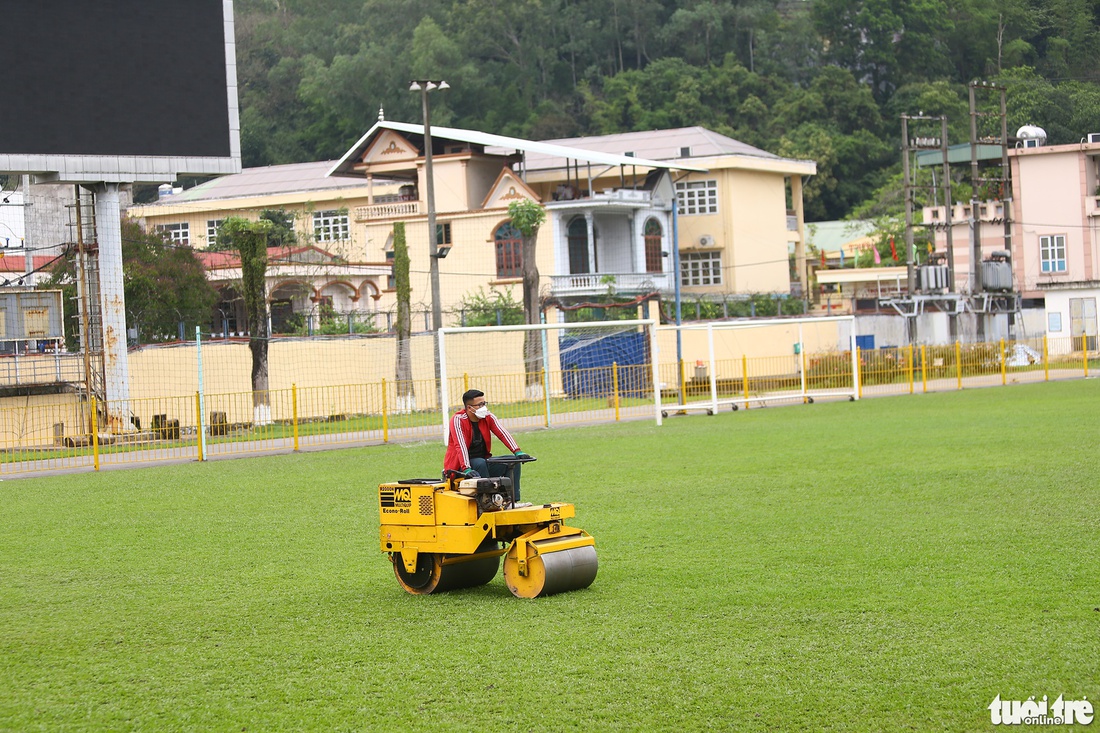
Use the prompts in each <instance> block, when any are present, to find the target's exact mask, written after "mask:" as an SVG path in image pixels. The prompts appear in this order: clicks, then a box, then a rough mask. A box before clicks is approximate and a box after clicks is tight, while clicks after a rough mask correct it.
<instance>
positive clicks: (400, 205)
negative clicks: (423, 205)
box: [355, 201, 420, 221]
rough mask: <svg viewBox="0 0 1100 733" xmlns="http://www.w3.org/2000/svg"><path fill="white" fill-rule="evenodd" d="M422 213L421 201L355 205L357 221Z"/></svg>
mask: <svg viewBox="0 0 1100 733" xmlns="http://www.w3.org/2000/svg"><path fill="white" fill-rule="evenodd" d="M419 213H420V202H419V201H395V202H392V203H388V204H374V205H373V206H357V207H355V220H356V221H371V220H372V219H389V218H392V217H398V216H416V215H417V214H419Z"/></svg>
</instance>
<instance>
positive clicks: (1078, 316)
mask: <svg viewBox="0 0 1100 733" xmlns="http://www.w3.org/2000/svg"><path fill="white" fill-rule="evenodd" d="M1096 325H1097V324H1096V298H1070V299H1069V333H1070V335H1071V336H1072V337H1073V348H1074V349H1078V348H1080V344H1081V337H1082V336H1084V337H1085V344H1086V347H1087V348H1088V350H1089V351H1096V336H1097V328H1096Z"/></svg>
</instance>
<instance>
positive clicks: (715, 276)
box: [680, 250, 722, 286]
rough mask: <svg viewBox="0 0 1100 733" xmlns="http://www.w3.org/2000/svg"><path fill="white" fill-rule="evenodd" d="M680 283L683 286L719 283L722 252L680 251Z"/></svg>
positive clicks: (720, 279) (720, 282) (720, 281)
mask: <svg viewBox="0 0 1100 733" xmlns="http://www.w3.org/2000/svg"><path fill="white" fill-rule="evenodd" d="M680 284H681V285H685V286H687V285H721V284H722V253H721V252H719V251H717V250H715V251H711V252H681V253H680Z"/></svg>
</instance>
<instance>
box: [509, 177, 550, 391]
mask: <svg viewBox="0 0 1100 733" xmlns="http://www.w3.org/2000/svg"><path fill="white" fill-rule="evenodd" d="M508 216H510V217H511V219H512V226H513V227H515V228H516V230H518V231H519V233H520V238H521V239H522V241H523V314H524V317H525V319H526V321H527V323H529V324H537V323H541V322H542V308H541V307H540V303H539V268H538V263H537V261H536V260H535V245H536V244H537V240H538V233H539V227H540V226H542V223H543V222H544V221H546V209H544V208H543V207H542V205H541V204H539V203H538V202H535V201H532V200H531V199H523V200H522V201H513V202H512V203H510V204H508ZM542 360H543V354H542V334H541V333H540V332H538V331H533V330H532V331H527V332H526V333H525V334H524V338H523V363H524V371H525V372H526V374H527V383H526V386H527V389H526V395H527V399H532V400H533V399H539V398H541V397H542V380H541V379H539V370H540V369H541V368H542Z"/></svg>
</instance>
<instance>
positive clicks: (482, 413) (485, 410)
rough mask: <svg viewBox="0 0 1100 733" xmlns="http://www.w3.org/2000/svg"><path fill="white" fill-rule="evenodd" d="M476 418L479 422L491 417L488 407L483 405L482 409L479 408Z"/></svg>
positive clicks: (476, 411) (475, 414)
mask: <svg viewBox="0 0 1100 733" xmlns="http://www.w3.org/2000/svg"><path fill="white" fill-rule="evenodd" d="M474 417H476V418H477V419H478V420H483V419H484V418H487V417H489V407H488V406H487V405H482V406H481V407H479V408H477V409H476V410H474Z"/></svg>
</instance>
